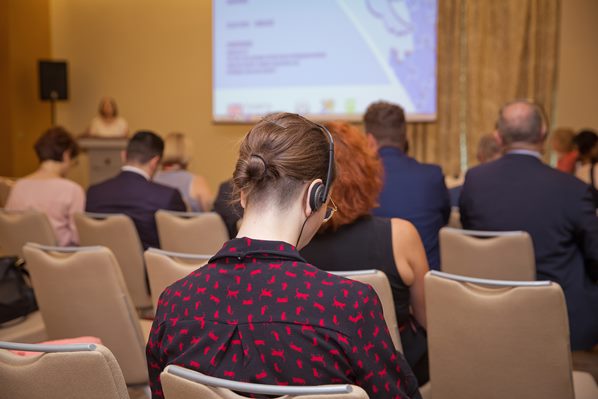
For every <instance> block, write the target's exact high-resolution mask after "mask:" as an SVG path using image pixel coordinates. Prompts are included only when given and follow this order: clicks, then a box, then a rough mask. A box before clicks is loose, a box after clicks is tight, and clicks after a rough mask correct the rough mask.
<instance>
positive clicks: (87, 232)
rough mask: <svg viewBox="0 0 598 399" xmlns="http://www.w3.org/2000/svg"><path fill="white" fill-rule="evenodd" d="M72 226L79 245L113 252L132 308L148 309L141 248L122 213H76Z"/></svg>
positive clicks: (148, 294) (130, 221) (131, 227)
mask: <svg viewBox="0 0 598 399" xmlns="http://www.w3.org/2000/svg"><path fill="white" fill-rule="evenodd" d="M75 224H76V225H77V230H78V231H79V243H80V244H81V245H85V246H89V245H102V246H104V247H107V248H109V249H110V250H111V251H112V253H113V254H114V256H115V257H116V260H117V261H118V265H119V266H120V269H121V270H122V273H123V276H124V278H125V282H126V283H127V288H128V289H129V293H130V294H131V298H132V299H133V303H134V304H135V307H136V308H138V309H147V308H150V307H151V306H152V301H151V297H150V293H149V290H148V286H147V280H146V273H145V265H144V264H143V247H142V245H141V241H140V240H139V235H138V234H137V229H136V228H135V224H134V223H133V221H132V220H131V218H130V217H128V216H127V215H123V214H102V213H79V214H76V215H75Z"/></svg>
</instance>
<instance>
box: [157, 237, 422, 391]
mask: <svg viewBox="0 0 598 399" xmlns="http://www.w3.org/2000/svg"><path fill="white" fill-rule="evenodd" d="M147 361H148V369H149V375H150V387H151V390H152V397H153V398H162V397H163V393H162V387H161V385H160V372H161V371H162V370H163V369H164V368H165V367H166V366H167V365H169V364H176V365H180V366H183V367H187V368H190V369H195V370H198V371H201V372H202V373H205V374H208V375H211V376H214V377H220V378H225V379H230V380H236V381H243V382H254V383H262V384H278V385H321V384H355V385H359V386H361V387H362V388H363V389H364V390H365V391H366V392H367V393H368V394H369V396H370V398H420V394H419V391H418V388H417V381H416V379H415V377H414V376H413V373H412V372H411V370H410V368H409V366H408V364H407V362H406V361H405V359H404V357H403V355H402V354H401V353H399V352H396V351H395V349H394V346H393V344H392V340H391V338H390V335H389V333H388V328H387V326H386V323H385V322H384V317H383V314H382V307H381V305H380V303H379V299H378V296H377V295H376V293H375V292H374V290H373V289H372V288H371V287H370V286H369V285H366V284H362V283H359V282H356V281H352V280H347V279H344V278H341V277H338V276H335V275H332V274H329V273H326V272H324V271H322V270H320V269H317V268H316V267H314V266H312V265H309V264H307V262H306V261H305V260H304V259H303V258H302V257H301V256H300V255H299V253H298V252H297V251H296V250H295V248H294V247H293V246H291V245H290V244H287V243H284V242H276V241H260V240H251V239H249V238H236V239H233V240H231V241H229V242H228V243H226V244H225V245H224V247H223V248H222V250H220V252H218V253H217V254H216V255H215V256H214V257H213V258H212V259H211V260H210V262H209V263H208V264H207V265H206V266H204V267H202V268H200V269H197V270H196V271H194V272H192V273H191V274H189V275H188V276H187V277H185V278H183V279H181V280H179V281H177V282H176V283H174V284H173V285H171V286H170V287H168V288H166V290H164V292H163V293H162V295H161V296H160V300H159V301H158V310H157V313H156V318H155V319H154V323H153V326H152V330H151V334H150V337H149V341H148V343H147Z"/></svg>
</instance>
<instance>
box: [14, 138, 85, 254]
mask: <svg viewBox="0 0 598 399" xmlns="http://www.w3.org/2000/svg"><path fill="white" fill-rule="evenodd" d="M34 148H35V153H36V154H37V158H38V159H39V162H40V165H39V168H38V169H37V170H36V171H35V172H33V173H32V174H30V175H29V176H25V177H24V178H22V179H19V180H17V182H16V183H15V185H14V187H13V188H12V190H11V191H10V195H9V197H8V200H7V203H6V209H9V210H26V209H35V210H38V211H40V212H44V213H45V214H46V215H48V219H49V220H50V224H51V225H52V228H53V229H54V232H55V233H56V239H57V242H58V245H61V246H67V245H76V244H78V243H79V237H78V235H77V229H76V227H75V220H74V215H75V213H77V212H83V207H84V206H85V192H84V191H83V189H82V188H81V186H79V185H78V184H77V183H75V182H73V181H71V180H68V179H65V178H64V176H65V175H66V173H67V172H68V170H69V169H70V167H71V166H72V165H73V163H74V161H75V159H76V158H77V155H78V154H79V147H78V146H77V142H76V141H75V140H74V139H73V136H71V135H70V134H69V133H68V132H67V131H66V130H65V129H64V128H62V127H53V128H50V129H48V130H47V131H46V132H45V133H44V134H43V135H42V136H41V137H40V138H39V139H38V140H37V142H36V143H35V146H34Z"/></svg>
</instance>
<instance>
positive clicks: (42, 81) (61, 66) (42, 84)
mask: <svg viewBox="0 0 598 399" xmlns="http://www.w3.org/2000/svg"><path fill="white" fill-rule="evenodd" d="M39 96H40V99H41V100H42V101H43V100H50V101H57V100H67V99H68V84H67V64H66V61H39Z"/></svg>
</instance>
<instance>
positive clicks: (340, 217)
mask: <svg viewBox="0 0 598 399" xmlns="http://www.w3.org/2000/svg"><path fill="white" fill-rule="evenodd" d="M326 128H327V129H328V130H329V131H330V133H331V134H332V137H333V138H334V158H335V163H336V172H337V174H336V180H335V181H334V185H333V186H332V193H331V197H332V199H333V200H334V203H335V204H336V206H337V208H338V210H337V212H336V214H335V215H334V216H333V217H332V219H330V221H328V223H325V224H323V225H322V230H328V229H331V230H333V231H334V230H337V229H338V228H339V227H341V226H343V225H345V224H350V223H353V222H354V221H355V220H357V219H358V218H359V217H361V216H364V215H369V214H370V213H371V210H372V208H374V207H376V206H377V205H378V204H377V200H378V196H379V194H380V191H381V190H382V173H383V172H382V162H381V161H380V158H379V157H378V153H377V152H376V150H375V149H374V148H373V147H372V146H371V145H370V143H369V142H368V140H367V137H366V136H365V134H363V133H362V132H361V131H360V130H359V129H358V128H356V127H354V126H351V125H349V124H348V123H344V122H330V123H327V124H326Z"/></svg>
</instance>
